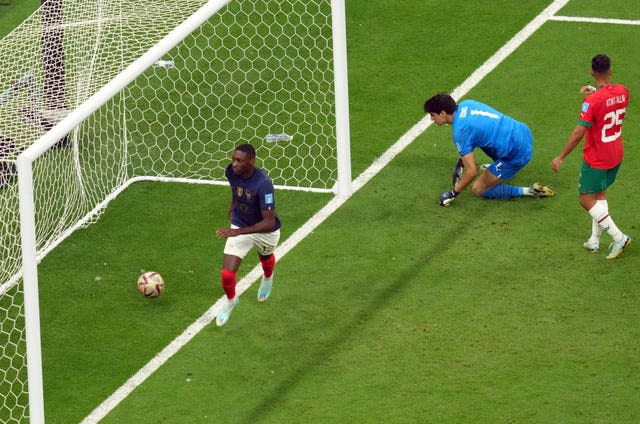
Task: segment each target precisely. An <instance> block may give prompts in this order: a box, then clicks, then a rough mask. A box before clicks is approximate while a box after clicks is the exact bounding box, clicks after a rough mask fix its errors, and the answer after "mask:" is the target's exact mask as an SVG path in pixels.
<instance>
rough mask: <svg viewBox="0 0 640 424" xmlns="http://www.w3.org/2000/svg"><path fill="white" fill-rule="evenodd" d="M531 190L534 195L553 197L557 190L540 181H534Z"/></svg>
mask: <svg viewBox="0 0 640 424" xmlns="http://www.w3.org/2000/svg"><path fill="white" fill-rule="evenodd" d="M529 192H530V193H531V194H532V195H533V197H551V196H555V195H556V192H555V191H553V190H552V189H551V188H550V187H548V186H543V185H542V184H540V183H533V184H532V185H531V187H529Z"/></svg>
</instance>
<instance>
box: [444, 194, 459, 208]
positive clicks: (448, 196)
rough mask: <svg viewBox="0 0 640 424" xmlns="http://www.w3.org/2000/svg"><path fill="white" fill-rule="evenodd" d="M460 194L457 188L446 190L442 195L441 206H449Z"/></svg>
mask: <svg viewBox="0 0 640 424" xmlns="http://www.w3.org/2000/svg"><path fill="white" fill-rule="evenodd" d="M458 194H460V193H458V192H457V191H455V190H451V191H445V192H444V193H442V194H441V195H440V206H449V204H450V203H451V202H453V199H455V198H456V196H457V195H458Z"/></svg>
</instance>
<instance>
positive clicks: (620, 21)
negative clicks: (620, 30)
mask: <svg viewBox="0 0 640 424" xmlns="http://www.w3.org/2000/svg"><path fill="white" fill-rule="evenodd" d="M550 20H551V21H561V22H586V23H592V24H613V25H640V20H633V19H608V18H588V17H581V16H553V17H551V18H550Z"/></svg>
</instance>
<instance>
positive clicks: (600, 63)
mask: <svg viewBox="0 0 640 424" xmlns="http://www.w3.org/2000/svg"><path fill="white" fill-rule="evenodd" d="M591 69H592V70H593V72H596V73H598V74H603V73H605V72H607V71H608V70H609V69H611V59H609V56H607V55H606V54H597V55H595V56H594V57H593V59H591Z"/></svg>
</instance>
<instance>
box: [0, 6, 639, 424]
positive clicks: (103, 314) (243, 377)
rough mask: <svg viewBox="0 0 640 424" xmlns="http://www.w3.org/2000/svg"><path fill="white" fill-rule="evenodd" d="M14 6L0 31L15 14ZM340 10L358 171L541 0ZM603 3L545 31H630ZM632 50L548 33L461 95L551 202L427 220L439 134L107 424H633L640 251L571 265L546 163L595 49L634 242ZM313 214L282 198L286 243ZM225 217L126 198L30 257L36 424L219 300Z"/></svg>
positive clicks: (565, 208) (448, 212) (457, 207)
mask: <svg viewBox="0 0 640 424" xmlns="http://www.w3.org/2000/svg"><path fill="white" fill-rule="evenodd" d="M6 3H7V4H9V5H10V6H5V7H4V9H3V6H0V31H5V32H6V30H5V28H11V25H15V24H16V23H17V22H18V21H17V20H18V19H19V17H20V16H25V14H24V13H26V12H24V9H22V10H23V12H24V13H23V14H22V15H21V14H20V13H19V12H18V9H20V8H21V7H22V5H23V4H25V3H26V2H25V3H22V2H15V1H14V2H11V1H9V2H6ZM38 3H39V2H37V1H31V2H30V4H31V5H32V7H37V4H38ZM346 3H347V4H346V7H347V25H348V28H347V31H348V49H349V52H348V53H349V77H350V81H349V85H350V117H351V138H352V140H351V143H352V160H353V175H354V177H356V176H358V175H359V174H360V173H361V172H362V171H364V170H365V169H366V168H367V167H368V166H369V165H370V164H371V163H372V162H373V160H375V158H377V157H378V156H380V155H381V154H382V153H384V152H385V150H386V149H387V148H388V147H389V146H391V145H392V144H393V143H394V142H395V141H396V140H397V139H398V138H399V137H401V136H402V135H403V134H404V133H405V132H406V131H407V130H408V129H409V128H411V126H412V125H414V124H415V123H416V122H417V121H418V120H420V119H421V118H422V110H421V108H422V103H423V102H424V100H425V99H426V98H428V97H430V96H431V95H432V94H434V93H436V92H438V91H451V90H453V89H454V88H455V87H457V86H458V85H459V84H460V83H462V82H463V81H464V80H465V79H466V78H467V77H468V76H469V75H470V74H471V73H472V72H473V71H474V70H475V69H477V68H478V67H479V66H480V65H482V64H483V63H484V61H485V60H487V59H488V58H489V57H490V56H491V55H492V54H493V53H494V52H495V51H497V50H498V49H499V48H500V47H501V46H503V45H504V44H505V43H506V42H507V41H508V40H509V39H510V38H511V37H513V36H514V35H515V34H516V33H517V32H518V31H520V29H521V28H523V27H524V26H525V25H526V24H527V23H528V22H530V21H531V20H532V19H533V18H534V17H535V16H537V15H538V14H539V13H540V12H541V11H542V10H543V9H544V8H545V7H547V6H548V5H549V4H550V3H551V1H550V0H531V1H527V2H513V1H511V0H496V1H492V2H485V1H479V0H478V1H476V0H469V1H451V2H440V1H435V0H427V1H418V0H397V1H393V2H370V1H362V0H354V1H347V2H346ZM601 6H602V2H596V1H592V0H571V1H569V2H568V4H567V6H566V7H565V8H563V10H561V11H560V12H559V13H558V14H559V15H562V16H583V17H584V16H587V17H600V18H617V19H640V3H636V2H632V1H629V0H615V1H610V2H607V7H606V10H603V8H602V7H601ZM31 10H33V9H31ZM638 39H640V26H634V25H612V24H595V23H584V22H559V21H551V22H547V23H546V24H544V25H543V26H542V28H540V29H539V30H538V31H537V32H536V33H535V34H533V36H532V37H531V38H529V39H528V40H527V41H526V42H525V43H524V44H522V46H520V47H519V48H518V49H517V50H516V51H515V52H514V53H513V54H512V55H511V56H510V57H509V58H507V59H506V60H505V61H504V62H503V63H501V64H500V65H499V66H498V67H497V68H496V69H495V70H494V71H493V72H491V73H490V74H489V75H488V76H487V77H486V78H485V79H483V80H482V81H481V82H480V83H479V84H478V85H477V86H476V87H474V88H473V89H472V91H471V92H469V93H468V94H467V95H466V96H465V97H466V98H474V99H477V100H481V101H485V102H487V103H489V104H491V105H492V106H495V107H496V108H498V109H499V110H501V111H503V112H505V113H507V114H510V115H512V116H514V117H515V118H517V119H519V120H522V121H524V122H526V123H527V124H528V125H529V126H530V128H531V129H532V132H533V135H534V139H535V147H534V157H533V160H532V162H531V163H530V164H529V165H528V166H527V167H526V168H525V169H524V170H523V171H522V172H520V173H519V174H518V176H517V177H516V179H515V180H514V183H515V184H519V185H529V184H531V183H532V182H534V181H541V182H543V183H545V184H549V185H551V186H552V187H554V188H555V189H556V190H557V193H558V194H557V196H556V197H555V198H549V199H519V200H513V201H502V202H501V201H483V200H480V199H477V198H473V196H471V195H470V193H463V194H462V195H461V196H460V198H458V199H457V200H456V202H455V203H454V205H453V206H451V207H449V208H441V207H439V206H438V196H439V194H440V193H441V192H442V191H444V190H446V189H448V187H449V181H450V180H449V178H450V177H449V174H450V171H451V168H452V166H453V165H454V163H455V159H456V158H455V155H456V153H455V148H454V147H453V145H452V143H451V130H450V129H449V128H436V127H435V126H432V127H430V128H429V129H428V130H427V131H426V132H425V133H424V134H422V135H421V136H420V137H418V138H417V139H416V140H415V141H414V142H413V143H412V144H411V145H410V146H409V147H408V148H407V149H406V150H404V151H403V152H402V153H401V154H400V155H398V156H397V157H396V158H395V159H394V160H393V161H392V162H391V163H390V164H389V166H387V167H386V168H385V169H383V170H382V172H381V173H380V174H378V175H377V176H376V177H374V178H373V179H372V180H371V181H370V182H369V183H368V184H367V185H365V186H364V187H363V188H362V189H361V190H360V191H358V192H357V193H356V194H355V195H354V196H353V197H352V198H351V199H349V201H347V202H346V203H345V204H344V206H342V207H341V208H340V209H339V210H338V211H337V212H336V213H334V214H333V215H332V216H331V217H330V218H329V219H328V220H327V221H325V222H324V223H323V224H322V225H321V226H320V227H319V228H317V229H316V230H315V231H314V232H313V233H312V234H311V235H310V236H309V237H307V238H306V239H304V240H303V241H302V242H301V243H300V244H299V245H298V246H296V247H295V248H294V249H293V250H292V251H291V252H289V253H288V254H287V256H286V257H285V258H283V260H282V261H281V262H279V264H278V265H277V268H276V279H275V283H274V292H273V295H272V297H271V298H270V299H269V301H268V302H266V303H265V304H259V303H258V302H257V301H255V291H256V288H255V287H252V288H250V289H249V290H248V292H247V293H246V294H245V295H244V296H243V297H242V300H241V303H240V305H239V307H238V308H237V309H236V310H235V311H234V313H233V315H232V317H231V320H230V322H229V323H228V324H227V325H226V326H225V327H223V328H217V327H215V326H209V327H207V328H205V330H204V331H202V332H201V333H199V334H198V335H197V336H196V337H195V338H194V339H193V340H192V341H191V342H190V343H188V344H187V345H186V346H185V347H184V348H182V349H181V350H180V351H179V352H178V353H177V354H176V355H175V356H173V357H172V358H171V359H170V360H169V361H168V362H167V363H166V364H164V365H163V366H162V367H160V369H159V370H158V371H157V372H155V373H154V374H153V375H151V377H150V378H149V379H148V380H146V381H145V382H144V383H143V384H142V385H141V386H140V387H138V388H137V389H136V390H134V391H133V393H132V394H131V395H130V396H128V397H127V398H126V399H124V400H123V401H122V402H121V403H120V404H119V405H118V406H117V407H116V408H115V409H114V410H113V411H112V412H111V413H110V414H108V415H107V416H106V418H105V419H104V420H103V421H102V422H103V423H109V424H111V423H114V424H115V423H145V424H147V423H154V424H155V423H181V424H190V423H193V424H199V423H245V422H246V423H255V422H261V423H283V422H301V423H302V422H304V423H380V422H389V423H472V422H473V423H477V422H483V423H635V422H639V421H640V401H639V400H640V350H639V349H640V348H639V346H640V345H639V343H638V342H639V341H640V284H638V279H637V277H636V274H637V271H638V269H639V265H640V260H639V258H640V254H639V253H638V252H639V251H640V249H639V248H638V247H637V246H636V245H634V244H632V245H631V247H630V248H629V249H628V250H627V251H626V252H625V253H624V255H623V256H622V257H621V258H620V259H619V260H616V261H613V262H608V261H606V260H605V259H604V256H605V254H606V253H605V252H601V253H599V254H588V253H586V252H584V251H583V250H582V247H581V244H582V242H583V241H584V240H586V238H587V237H588V235H589V232H590V225H591V224H590V218H589V216H588V215H587V214H586V212H584V211H583V210H582V209H581V208H580V206H579V205H578V196H577V179H578V167H579V163H580V159H581V153H580V151H579V150H576V151H575V152H573V153H572V155H571V156H570V157H569V158H568V159H567V160H566V162H565V164H564V167H563V169H562V171H561V173H559V174H556V173H553V172H552V171H551V169H550V162H551V160H552V159H553V157H554V156H555V155H556V154H557V152H558V151H559V149H560V148H561V146H562V145H563V144H564V142H565V141H566V139H567V137H568V135H569V133H570V131H571V130H572V129H573V127H574V126H575V120H576V117H577V114H578V108H579V105H580V101H581V98H580V96H579V95H578V88H579V87H580V86H581V85H584V84H585V83H586V82H587V81H589V64H590V62H589V61H590V59H591V57H592V56H593V55H594V54H596V53H600V52H604V53H607V54H609V55H610V56H611V57H612V60H613V65H614V75H613V80H614V81H615V82H621V83H625V84H626V85H627V86H628V87H629V88H630V91H631V104H630V107H629V110H628V112H627V118H626V121H625V125H624V135H625V144H626V146H625V155H626V156H625V161H624V164H623V166H622V168H621V171H620V173H619V176H618V181H617V182H616V183H615V185H614V186H613V187H612V189H611V190H610V192H609V205H610V211H611V213H612V216H613V218H614V219H615V221H616V223H617V224H618V225H619V226H620V228H621V229H622V230H623V231H625V232H626V233H627V234H629V235H630V236H631V237H632V238H633V239H637V240H640V232H639V231H638V224H637V223H638V221H637V211H636V210H637V205H638V204H639V202H640V194H638V189H637V184H638V181H640V168H639V167H638V166H637V165H636V164H637V162H638V161H639V160H640V147H639V146H640V144H639V141H640V108H639V107H638V104H639V103H638V99H640V67H639V66H638V63H637V51H636V50H637V40H638ZM329 198H330V197H329V196H328V195H320V194H307V193H299V192H280V193H278V202H279V203H278V205H279V213H280V215H281V217H282V218H283V223H284V227H283V240H284V239H286V238H287V237H288V236H289V235H290V234H291V233H292V232H293V231H294V230H295V229H296V228H298V227H299V226H300V225H302V224H303V223H304V222H305V221H306V220H307V219H308V218H309V217H310V216H312V215H313V213H315V212H316V211H317V210H319V209H320V208H321V207H322V206H323V205H324V204H325V203H326V202H327V201H328V200H329ZM228 201H229V196H228V191H227V189H225V188H223V187H202V186H195V187H194V186H182V185H178V184H166V183H165V184H162V183H137V184H134V185H133V186H131V187H130V188H129V189H127V190H126V191H125V192H124V193H123V194H122V195H120V196H119V197H118V198H117V199H116V200H115V201H114V202H112V204H111V205H110V206H109V208H108V209H107V210H106V211H105V213H104V214H103V216H102V217H101V218H100V220H99V221H98V222H97V223H96V224H93V225H91V226H89V227H88V228H86V229H83V230H81V231H78V232H77V233H75V234H74V235H73V236H72V237H70V238H69V239H67V240H65V242H64V243H62V244H61V245H60V246H59V247H58V248H56V249H55V250H54V251H53V252H52V253H50V254H49V255H48V256H47V257H46V258H45V260H44V261H43V262H42V263H41V265H40V267H39V277H40V290H41V292H40V302H41V321H42V342H43V363H44V364H43V365H44V383H45V408H46V416H47V422H48V423H72V422H80V421H81V420H82V419H84V418H85V417H86V416H87V415H88V414H89V413H90V412H91V411H92V410H93V409H94V408H95V407H96V406H98V405H99V404H100V403H101V402H102V401H103V400H104V399H106V398H107V397H108V396H110V395H111V394H112V393H113V392H114V391H115V390H116V389H117V388H118V387H120V386H121V385H122V384H123V383H124V382H125V381H126V380H127V379H128V378H129V377H131V376H132V375H133V374H134V373H136V372H137V371H138V370H139V369H140V367H142V366H144V365H145V364H146V363H147V362H148V361H149V360H150V359H151V358H153V356H154V355H155V354H156V353H157V352H159V351H160V350H161V349H162V348H164V346H166V345H167V343H169V342H170V341H171V340H173V339H174V338H175V337H176V336H177V335H178V334H180V333H181V332H182V331H183V330H184V329H185V328H186V327H187V326H188V325H189V324H191V323H192V322H193V321H194V320H195V319H197V318H198V317H199V316H200V315H201V314H202V313H203V312H204V311H206V310H207V309H208V308H209V306H210V305H211V304H212V303H213V302H214V301H215V300H216V299H218V298H219V297H220V296H222V290H221V288H220V284H219V269H220V265H221V258H222V247H223V242H222V241H220V240H217V239H215V236H214V232H215V229H216V228H218V227H220V226H223V225H226V210H227V206H228ZM605 240H607V236H606V235H604V236H603V242H604V241H605ZM603 244H606V243H603ZM605 247H606V246H605ZM603 250H606V249H603ZM254 265H255V262H254V259H253V258H252V257H251V256H250V257H248V258H247V260H245V264H243V267H242V268H241V271H240V274H242V273H244V272H247V271H248V270H249V269H250V268H251V267H253V266H254ZM142 269H147V270H150V269H153V270H155V271H159V272H160V273H161V274H162V275H163V276H164V277H165V280H166V282H167V287H166V291H165V293H163V295H162V296H161V297H159V298H157V299H153V300H150V299H146V298H143V297H142V296H140V295H139V294H138V293H137V292H136V287H135V282H136V279H137V276H138V274H139V273H140V271H141V270H142Z"/></svg>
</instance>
